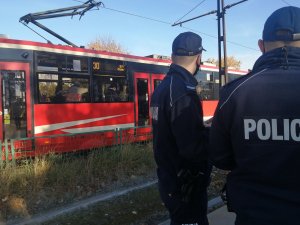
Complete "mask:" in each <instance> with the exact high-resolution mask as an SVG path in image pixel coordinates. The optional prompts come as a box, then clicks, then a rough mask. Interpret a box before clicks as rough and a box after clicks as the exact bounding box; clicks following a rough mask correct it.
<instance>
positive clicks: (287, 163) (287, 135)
mask: <svg viewBox="0 0 300 225" xmlns="http://www.w3.org/2000/svg"><path fill="white" fill-rule="evenodd" d="M259 47H260V49H261V51H262V53H263V55H262V56H261V57H260V58H259V59H258V60H257V61H256V63H255V65H254V67H253V71H252V72H251V73H250V74H248V75H246V76H244V77H242V78H240V79H237V80H235V81H233V82H231V83H229V84H227V85H226V86H224V88H223V90H222V92H221V97H220V101H219V104H218V107H217V110H216V112H215V116H214V119H213V122H212V128H211V133H210V134H211V139H210V141H211V151H210V157H211V160H212V162H213V164H214V165H215V166H216V167H218V168H221V169H225V170H230V171H231V172H230V173H229V175H228V177H227V198H228V209H229V210H231V211H233V212H235V213H236V215H237V217H236V223H235V224H236V225H254V224H255V225H297V224H300V217H299V213H300V175H299V174H300V8H297V7H292V6H289V7H284V8H280V9H278V10H276V11H275V12H273V13H272V14H271V16H270V17H269V18H268V19H267V21H266V22H265V25H264V30H263V40H259Z"/></svg>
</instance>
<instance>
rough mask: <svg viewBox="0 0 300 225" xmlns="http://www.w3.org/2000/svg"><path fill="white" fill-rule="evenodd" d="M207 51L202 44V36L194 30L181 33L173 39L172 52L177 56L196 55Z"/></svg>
mask: <svg viewBox="0 0 300 225" xmlns="http://www.w3.org/2000/svg"><path fill="white" fill-rule="evenodd" d="M203 50H204V51H206V50H205V49H204V48H203V46H202V38H201V37H200V36H199V35H198V34H195V33H193V32H184V33H181V34H179V35H178V36H177V37H176V38H175V39H174V41H173V45H172V53H173V55H177V56H194V55H198V54H200V53H201V52H202V51H203Z"/></svg>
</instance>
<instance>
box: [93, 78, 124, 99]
mask: <svg viewBox="0 0 300 225" xmlns="http://www.w3.org/2000/svg"><path fill="white" fill-rule="evenodd" d="M93 83H94V99H95V102H128V101H129V94H128V85H127V81H126V78H125V77H112V76H94V81H93Z"/></svg>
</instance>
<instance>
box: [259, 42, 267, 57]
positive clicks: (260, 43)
mask: <svg viewBox="0 0 300 225" xmlns="http://www.w3.org/2000/svg"><path fill="white" fill-rule="evenodd" d="M258 47H259V49H260V51H261V52H262V53H263V54H264V53H265V52H266V49H265V44H264V41H263V40H262V39H259V40H258Z"/></svg>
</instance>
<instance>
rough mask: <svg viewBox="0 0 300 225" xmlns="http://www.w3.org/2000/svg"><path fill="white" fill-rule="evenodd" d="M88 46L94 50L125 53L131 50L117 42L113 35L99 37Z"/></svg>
mask: <svg viewBox="0 0 300 225" xmlns="http://www.w3.org/2000/svg"><path fill="white" fill-rule="evenodd" d="M87 47H88V48H90V49H94V50H103V51H109V52H116V53H125V54H128V53H129V52H128V51H127V50H126V49H125V48H124V47H123V46H121V45H120V44H119V43H117V42H116V41H115V40H114V39H113V38H112V37H110V36H106V37H98V38H96V39H95V40H93V41H91V42H89V43H88V44H87Z"/></svg>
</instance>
